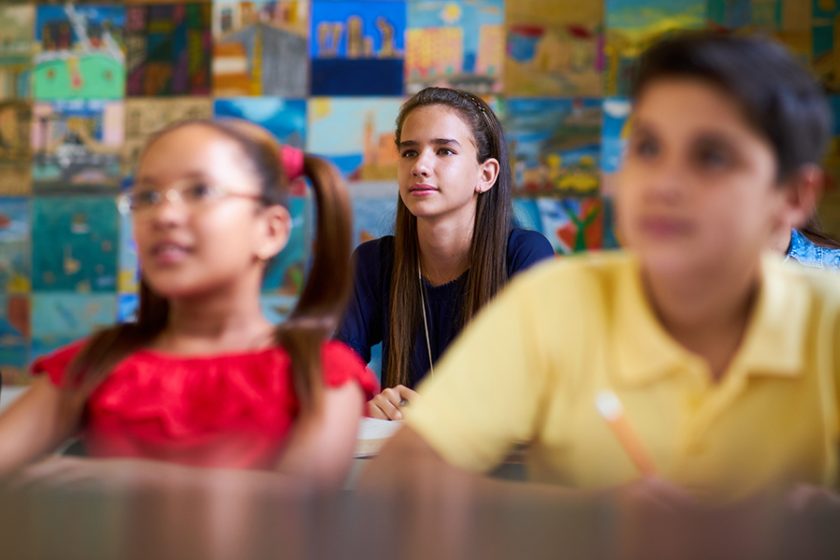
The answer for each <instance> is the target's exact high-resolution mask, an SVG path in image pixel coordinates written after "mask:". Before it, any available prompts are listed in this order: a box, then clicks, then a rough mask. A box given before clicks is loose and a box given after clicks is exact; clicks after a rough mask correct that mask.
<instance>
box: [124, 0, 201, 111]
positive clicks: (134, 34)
mask: <svg viewBox="0 0 840 560" xmlns="http://www.w3.org/2000/svg"><path fill="white" fill-rule="evenodd" d="M211 19H212V11H211V5H210V4H167V5H148V6H130V7H127V8H126V52H127V63H126V66H127V84H126V90H127V91H126V93H127V94H128V95H129V96H153V95H202V94H209V93H210V61H211V58H212V36H211V32H210V22H211Z"/></svg>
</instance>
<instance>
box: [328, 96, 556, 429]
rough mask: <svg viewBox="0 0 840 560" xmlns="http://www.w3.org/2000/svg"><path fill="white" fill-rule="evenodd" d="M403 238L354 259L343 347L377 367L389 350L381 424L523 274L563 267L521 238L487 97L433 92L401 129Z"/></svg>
mask: <svg viewBox="0 0 840 560" xmlns="http://www.w3.org/2000/svg"><path fill="white" fill-rule="evenodd" d="M395 140H396V144H397V149H398V150H399V166H398V182H399V199H398V201H397V218H396V227H395V234H394V236H386V237H383V238H380V239H375V240H373V241H369V242H367V243H364V244H362V245H361V246H359V248H358V249H357V250H356V253H355V255H354V257H355V261H356V272H355V280H354V292H353V295H352V296H351V298H350V303H349V306H348V311H347V313H346V315H345V317H344V320H343V321H342V324H341V326H340V328H339V329H338V331H337V334H336V337H337V338H338V339H339V340H341V341H343V342H345V343H346V344H347V345H348V346H350V347H351V348H353V349H355V350H356V351H357V352H358V353H359V355H360V356H361V357H362V359H363V360H365V361H369V360H370V354H371V348H372V347H373V346H375V345H376V344H378V343H379V342H382V354H383V359H382V381H383V383H382V385H383V386H384V387H386V389H385V390H384V391H383V392H382V393H381V394H380V395H378V396H377V397H376V398H375V399H373V400H372V401H371V402H370V403H369V405H368V413H369V414H370V415H371V416H374V417H378V418H387V419H392V420H394V419H400V418H401V417H402V414H401V412H400V406H402V405H403V404H405V403H406V402H408V401H410V400H411V399H412V398H413V397H414V391H413V387H414V386H415V385H416V384H417V383H418V382H419V381H420V379H422V378H423V376H424V375H425V374H426V372H427V371H429V370H430V369H432V368H433V367H434V363H435V362H436V361H437V360H438V358H439V357H440V356H441V354H443V352H444V350H445V349H446V347H447V346H448V345H449V343H450V342H452V340H453V339H454V338H455V336H456V335H457V334H458V332H460V330H461V329H462V328H463V327H464V325H465V324H466V323H467V322H469V321H470V319H471V318H472V317H473V316H474V315H475V314H476V313H477V312H478V310H479V309H481V307H483V306H484V305H485V304H487V303H488V302H489V301H490V299H492V298H493V296H494V295H495V294H496V293H497V292H498V291H499V290H500V289H501V288H502V286H503V285H504V284H505V283H506V282H507V280H508V278H509V277H510V276H512V275H513V274H515V273H517V272H519V271H521V270H523V269H525V268H527V267H529V266H531V265H532V264H534V263H535V262H537V261H539V260H541V259H544V258H547V257H550V256H551V255H553V250H552V248H551V245H550V244H549V243H548V240H546V239H545V238H544V237H543V236H542V235H541V234H539V233H537V232H533V231H526V230H522V229H518V228H514V227H512V224H511V212H512V210H511V182H512V178H511V172H510V165H509V161H508V155H507V149H506V145H505V140H504V134H503V133H502V127H501V125H500V123H499V121H498V119H497V118H496V115H495V114H494V113H493V110H492V109H491V108H490V107H489V106H488V105H487V103H485V102H484V101H483V100H482V99H480V98H479V97H476V96H474V95H472V94H470V93H466V92H462V91H459V90H454V89H446V88H436V87H430V88H426V89H424V90H422V91H420V92H419V93H417V94H416V95H414V96H413V97H412V98H411V99H409V100H408V101H407V102H406V103H405V104H404V105H403V106H402V108H401V110H400V113H399V116H398V117H397V129H396V138H395Z"/></svg>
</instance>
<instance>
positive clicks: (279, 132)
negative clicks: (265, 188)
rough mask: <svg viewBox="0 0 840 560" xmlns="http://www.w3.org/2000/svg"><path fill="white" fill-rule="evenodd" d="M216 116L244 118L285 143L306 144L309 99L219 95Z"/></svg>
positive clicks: (215, 110)
mask: <svg viewBox="0 0 840 560" xmlns="http://www.w3.org/2000/svg"><path fill="white" fill-rule="evenodd" d="M213 114H214V116H216V117H232V118H238V119H245V120H248V121H251V122H254V123H257V124H259V125H261V126H263V127H264V128H265V129H266V130H268V131H269V132H271V133H272V134H273V135H274V137H275V138H276V139H277V140H278V141H279V142H280V143H282V144H288V145H290V146H295V147H298V148H303V147H304V146H306V101H305V100H303V99H281V98H279V97H238V98H232V99H217V100H216V101H215V102H214V104H213Z"/></svg>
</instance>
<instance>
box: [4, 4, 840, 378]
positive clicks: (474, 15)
mask: <svg viewBox="0 0 840 560" xmlns="http://www.w3.org/2000/svg"><path fill="white" fill-rule="evenodd" d="M698 28H739V29H740V28H744V29H755V30H761V31H763V32H766V33H770V34H772V35H774V36H776V37H777V38H779V39H780V40H781V41H783V42H785V43H786V44H787V45H788V46H789V47H790V48H791V49H793V50H794V52H796V53H797V54H798V55H799V56H801V57H802V59H803V60H804V61H805V62H807V63H808V64H810V65H811V66H812V68H813V69H814V71H815V73H816V74H817V75H818V76H819V77H820V79H821V80H822V81H823V83H824V84H825V86H826V88H827V89H828V90H829V91H830V92H840V49H837V48H836V45H835V43H836V42H837V41H840V37H838V35H837V34H838V33H839V32H840V2H837V1H834V0H603V1H598V0H593V1H591V2H589V1H585V2H581V1H579V0H550V1H546V0H367V1H360V0H192V1H180V2H176V1H171V0H125V1H124V2H111V3H108V2H107V0H99V1H96V2H91V1H77V2H66V1H58V0H55V1H43V2H38V3H35V2H21V1H18V2H15V1H7V2H3V3H2V4H0V370H2V371H3V373H4V375H5V377H6V380H7V381H10V380H11V381H12V382H23V381H25V379H26V377H25V375H24V373H23V372H25V370H26V367H27V365H28V363H30V362H31V360H32V359H33V358H35V357H37V356H39V355H42V354H43V353H45V352H48V351H50V350H52V349H54V348H56V347H57V346H58V345H61V344H65V343H67V342H69V341H71V340H74V339H77V338H80V337H83V336H85V335H86V334H87V333H89V332H90V331H91V329H94V328H96V327H97V326H100V325H106V324H110V323H112V322H114V321H117V320H119V321H124V320H130V319H131V317H132V316H133V314H134V312H135V308H136V305H137V296H136V290H137V284H138V277H139V271H138V266H137V258H136V249H135V247H134V243H133V241H132V238H131V223H130V220H129V219H128V218H127V217H126V216H123V215H121V214H120V213H119V211H118V209H117V206H116V204H115V197H116V195H118V194H119V192H120V190H121V189H123V188H125V187H126V186H127V185H129V184H130V182H131V176H132V172H133V167H134V164H135V161H136V159H137V155H138V153H139V151H140V149H141V148H142V146H143V143H144V142H145V141H146V139H147V138H148V137H149V135H151V134H152V133H154V132H155V131H156V130H158V129H159V128H161V127H162V126H164V125H166V124H168V123H171V122H174V121H177V120H181V119H185V118H195V117H210V116H214V115H215V116H234V117H239V118H245V119H248V120H250V121H254V122H257V123H259V124H261V125H263V126H264V127H265V128H267V129H268V130H269V131H271V132H272V133H273V134H274V135H275V136H276V137H277V138H278V139H279V140H280V141H281V142H284V143H287V144H291V145H294V146H298V147H301V148H305V149H306V150H307V151H310V152H314V153H316V154H319V155H322V156H324V157H326V158H328V159H329V160H330V161H332V162H333V163H334V164H335V165H336V166H337V167H338V168H339V169H340V170H341V171H342V173H343V174H344V176H345V177H346V178H347V180H348V184H349V188H350V190H351V194H352V197H353V209H354V214H355V230H354V237H355V242H356V243H360V242H363V241H366V240H368V239H372V238H374V237H378V236H381V235H384V234H387V233H389V232H390V231H391V229H392V227H393V219H394V213H395V207H396V197H397V190H396V184H395V178H396V163H397V154H396V150H395V148H394V145H393V132H394V120H395V118H396V115H397V112H398V110H399V106H400V104H401V103H402V102H403V101H404V100H405V99H406V98H407V96H409V95H411V94H412V93H415V92H417V91H419V90H420V89H421V88H423V87H425V86H429V85H444V86H451V87H458V88H462V89H466V90H469V91H472V92H474V93H476V94H478V95H482V96H484V97H485V98H486V99H487V100H488V101H489V102H490V103H491V105H492V106H493V107H494V109H495V110H497V111H498V113H499V115H500V117H501V118H502V121H503V123H504V126H505V130H506V133H507V141H508V144H509V147H510V150H509V151H510V157H511V160H512V161H511V164H512V165H511V167H512V169H513V172H514V179H515V194H516V200H515V205H514V206H515V207H514V211H515V216H516V219H517V221H518V222H519V224H521V225H522V226H524V227H528V228H531V229H535V230H538V231H541V232H542V233H544V234H545V235H546V237H548V239H549V240H550V241H551V243H552V245H553V246H554V248H555V250H556V251H557V252H558V253H562V254H569V253H574V252H580V251H586V250H592V249H600V248H604V247H613V246H615V245H616V240H615V236H614V234H613V231H612V228H611V219H610V216H611V212H612V209H611V206H610V203H609V197H608V196H605V194H608V192H609V189H610V177H611V174H612V173H614V172H615V170H616V169H617V168H618V166H619V164H620V159H621V152H622V143H623V138H624V137H625V135H626V129H627V123H626V120H627V116H628V114H629V111H630V103H629V101H628V100H627V98H626V95H627V89H628V78H629V76H630V72H631V69H632V65H633V62H634V60H635V59H636V57H637V56H638V53H639V52H640V50H641V49H643V48H644V47H645V46H646V45H648V44H650V42H651V41H652V40H654V39H655V38H657V37H659V36H662V35H664V34H667V33H670V32H673V31H675V30H680V29H698ZM838 99H840V98H834V99H833V102H834V104H835V105H836V106H838V108H840V101H838ZM838 120H840V119H838ZM837 132H840V129H839V130H838V131H837ZM828 166H829V170H830V171H831V172H835V171H836V170H840V141H835V142H834V143H833V145H832V148H831V153H830V154H829V158H828ZM835 175H836V173H835ZM836 190H837V189H835V192H836ZM290 209H291V212H292V215H293V218H294V224H295V229H294V233H293V235H292V238H291V240H290V243H289V246H288V247H287V248H286V250H284V251H283V253H282V254H281V255H279V256H278V257H277V258H276V259H275V261H274V262H272V263H271V264H270V266H269V269H268V273H267V274H266V278H265V283H264V308H265V311H266V313H267V314H268V315H269V317H271V318H272V319H274V320H278V321H279V320H282V318H283V317H284V316H285V315H286V314H287V313H288V312H289V311H290V310H291V308H292V307H293V305H294V302H295V298H296V295H297V294H298V293H299V290H300V288H301V286H302V285H303V281H304V278H305V274H306V268H307V262H308V259H309V254H310V240H311V230H312V223H311V217H312V210H313V209H312V203H311V199H310V197H309V196H307V192H306V188H305V185H304V184H303V183H300V184H297V185H295V197H293V199H292V201H291V208H290ZM823 211H824V213H825V217H826V218H828V219H827V220H825V221H826V223H827V225H828V226H829V228H830V229H832V228H833V232H834V233H835V234H840V231H838V230H840V196H838V195H836V194H833V195H832V194H831V193H829V197H828V198H827V200H826V203H825V204H824V208H823ZM832 218H833V219H832Z"/></svg>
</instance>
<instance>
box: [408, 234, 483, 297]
mask: <svg viewBox="0 0 840 560" xmlns="http://www.w3.org/2000/svg"><path fill="white" fill-rule="evenodd" d="M472 235H473V221H469V222H468V223H467V224H465V223H457V222H454V221H452V220H450V221H437V222H431V221H429V220H422V219H418V220H417V242H418V247H419V250H420V266H421V268H422V270H423V276H425V278H426V279H427V280H428V281H429V282H430V283H431V284H433V285H440V284H445V283H447V282H451V281H452V280H455V279H456V278H458V277H459V276H461V275H462V274H463V273H464V272H465V271H466V270H467V269H468V268H469V266H470V246H471V245H472Z"/></svg>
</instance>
